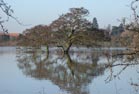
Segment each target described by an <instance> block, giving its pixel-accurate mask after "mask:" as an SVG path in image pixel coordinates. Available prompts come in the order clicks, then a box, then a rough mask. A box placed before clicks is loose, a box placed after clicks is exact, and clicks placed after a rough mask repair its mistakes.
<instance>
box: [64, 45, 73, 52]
mask: <svg viewBox="0 0 139 94" xmlns="http://www.w3.org/2000/svg"><path fill="white" fill-rule="evenodd" d="M71 46H72V43H66V44H65V45H64V47H63V51H64V54H68V53H69V50H70V47H71Z"/></svg>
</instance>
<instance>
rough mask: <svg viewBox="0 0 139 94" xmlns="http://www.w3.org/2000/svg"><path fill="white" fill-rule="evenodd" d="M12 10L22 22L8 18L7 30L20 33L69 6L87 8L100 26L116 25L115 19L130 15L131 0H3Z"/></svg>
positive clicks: (59, 13)
mask: <svg viewBox="0 0 139 94" xmlns="http://www.w3.org/2000/svg"><path fill="white" fill-rule="evenodd" d="M5 1H6V2H7V3H8V4H9V5H11V6H12V9H13V10H14V16H15V17H18V19H19V20H20V21H21V22H22V23H24V24H30V25H29V26H21V25H19V24H17V23H16V22H15V21H14V20H12V19H10V21H9V22H7V23H5V27H7V28H8V30H9V32H19V33H21V32H22V31H23V30H25V29H26V28H30V27H33V26H35V25H39V24H44V25H49V24H50V23H51V22H52V21H54V20H55V19H57V18H58V16H59V15H61V14H63V13H67V12H68V11H69V8H73V7H84V8H86V9H88V10H89V12H90V14H89V16H88V19H89V20H90V21H92V19H93V18H94V17H96V18H97V20H98V23H99V26H100V27H101V28H103V27H105V26H107V25H108V24H111V25H118V24H119V22H118V21H117V19H121V18H122V17H130V15H131V14H132V13H131V10H130V7H128V6H127V5H130V3H131V1H132V0H5Z"/></svg>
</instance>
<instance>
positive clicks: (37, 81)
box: [0, 47, 139, 94]
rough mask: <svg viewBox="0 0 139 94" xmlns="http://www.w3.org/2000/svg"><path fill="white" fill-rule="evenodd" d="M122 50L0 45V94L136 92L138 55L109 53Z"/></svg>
mask: <svg viewBox="0 0 139 94" xmlns="http://www.w3.org/2000/svg"><path fill="white" fill-rule="evenodd" d="M123 50H125V49H123V48H122V49H119V48H118V49H117V50H116V48H114V50H113V49H106V48H105V49H88V48H80V49H77V48H72V49H71V52H70V54H69V55H63V54H62V53H61V51H60V50H57V49H56V48H51V49H50V52H49V55H48V54H47V53H46V52H45V51H44V49H43V51H42V49H35V50H34V49H26V48H22V49H16V47H0V94H138V93H139V92H138V88H139V87H138V86H137V85H138V81H139V80H138V78H139V73H138V72H139V66H138V59H137V58H136V59H132V60H129V59H127V57H126V56H117V57H113V58H112V57H111V56H112V54H115V53H121V52H122V51H123ZM109 63H110V64H112V65H113V67H108V64H109ZM135 63H137V64H135ZM120 64H125V65H120ZM127 64H128V65H127ZM130 64H131V65H130Z"/></svg>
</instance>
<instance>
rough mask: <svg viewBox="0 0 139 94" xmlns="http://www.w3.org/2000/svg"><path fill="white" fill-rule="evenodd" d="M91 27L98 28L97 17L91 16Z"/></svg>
mask: <svg viewBox="0 0 139 94" xmlns="http://www.w3.org/2000/svg"><path fill="white" fill-rule="evenodd" d="M92 28H93V29H99V26H98V22H97V18H96V17H94V18H93V23H92Z"/></svg>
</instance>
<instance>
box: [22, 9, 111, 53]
mask: <svg viewBox="0 0 139 94" xmlns="http://www.w3.org/2000/svg"><path fill="white" fill-rule="evenodd" d="M88 15H89V11H88V10H87V9H85V8H83V7H81V8H70V12H68V13H66V14H62V15H61V16H60V17H59V18H58V19H56V20H55V21H53V22H52V23H51V24H50V25H49V26H42V25H38V26H35V27H33V28H31V29H27V30H25V31H24V32H23V35H22V36H21V39H20V45H21V44H23V45H31V46H41V45H47V46H48V45H55V46H58V47H62V49H63V51H64V52H65V53H68V51H69V49H70V47H71V46H72V45H83V46H98V45H100V41H105V40H108V39H109V38H106V36H105V34H104V32H105V30H102V29H99V26H98V23H97V19H96V18H94V19H93V23H91V22H90V21H89V20H87V18H86V17H87V16H88Z"/></svg>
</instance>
